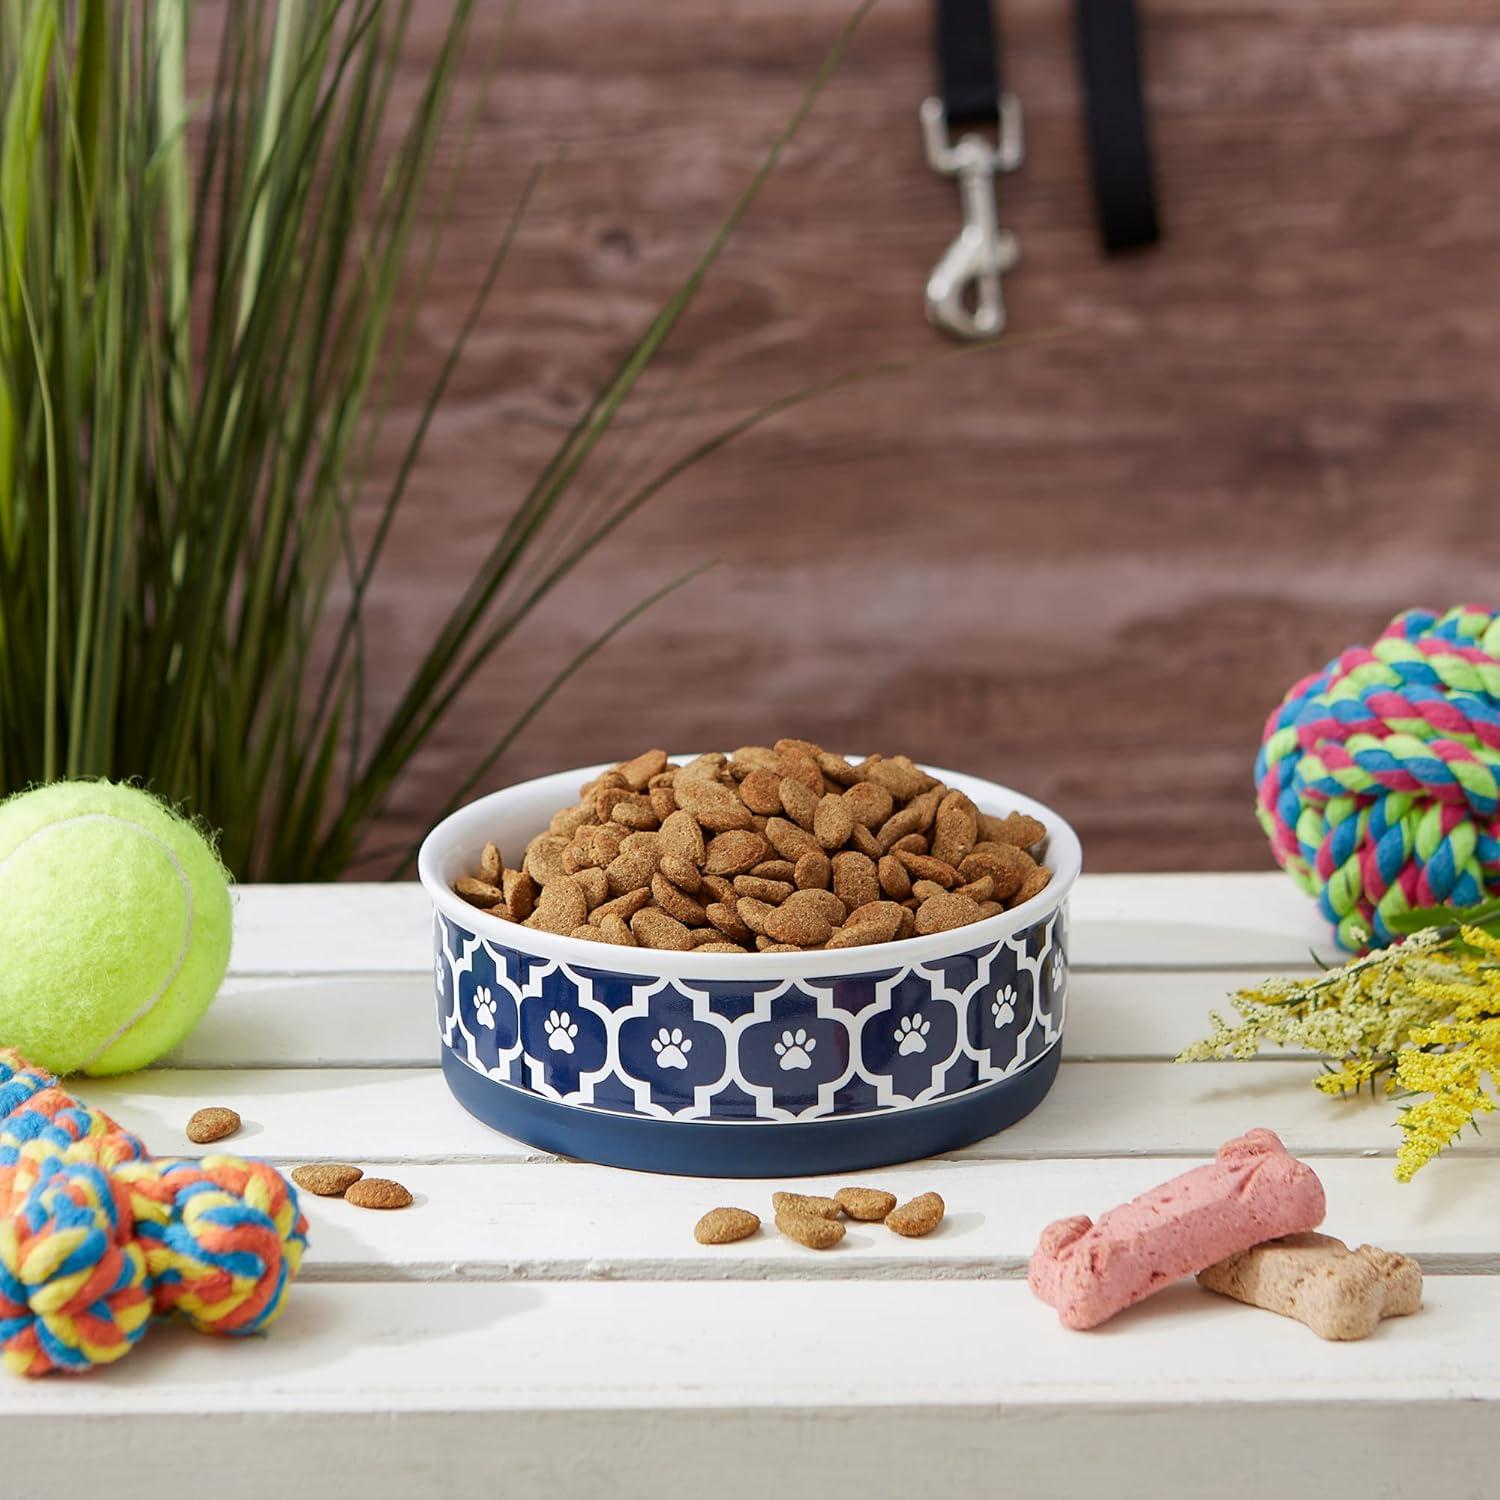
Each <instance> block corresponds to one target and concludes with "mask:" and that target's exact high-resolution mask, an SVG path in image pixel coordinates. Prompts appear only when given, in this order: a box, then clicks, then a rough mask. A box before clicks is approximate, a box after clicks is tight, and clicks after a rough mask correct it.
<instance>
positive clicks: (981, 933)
mask: <svg viewBox="0 0 1500 1500" xmlns="http://www.w3.org/2000/svg"><path fill="white" fill-rule="evenodd" d="M671 759H673V760H674V761H682V760H690V759H692V756H691V755H674V756H672V757H671ZM615 764H616V763H615V762H613V761H606V762H604V763H603V764H600V765H596V766H581V767H579V768H577V769H576V770H567V771H556V772H553V773H551V774H550V775H547V776H537V777H533V778H532V779H531V780H529V781H520V782H516V783H515V784H514V785H512V786H508V787H503V788H501V789H500V790H499V791H495V792H491V793H489V794H488V795H487V796H484V797H480V798H478V799H477V800H475V801H473V802H469V803H466V804H465V805H464V806H463V807H460V808H459V809H457V810H456V811H455V812H452V813H450V814H449V815H448V816H447V817H446V818H444V819H443V820H442V822H440V823H439V824H438V825H437V826H436V827H435V828H434V829H433V830H432V832H431V833H429V834H428V835H427V837H426V838H425V839H424V840H423V841H422V847H421V850H420V852H419V853H418V855H417V875H418V878H419V879H420V880H421V882H422V885H423V886H424V887H425V888H426V891H427V894H428V895H429V896H430V897H431V898H432V902H433V905H434V906H435V907H436V908H437V910H438V911H439V912H440V913H441V914H442V915H443V916H446V917H447V918H448V919H449V920H450V921H452V922H454V923H456V924H457V925H458V926H460V927H462V928H464V929H466V930H467V931H469V932H472V933H474V934H475V935H476V936H478V937H484V938H488V939H489V940H490V941H491V942H492V943H498V944H499V945H500V946H502V947H507V948H512V949H515V950H517V951H519V952H522V953H527V954H530V955H532V956H534V957H540V958H544V959H551V960H554V961H555V962H557V963H561V964H566V965H568V966H569V967H570V968H585V969H595V970H602V971H605V972H607V973H616V974H640V975H642V976H643V977H646V978H657V977H660V978H665V979H705V980H707V979H720V980H746V981H749V980H759V981H761V982H763V983H764V982H767V981H769V982H773V983H779V982H781V981H784V980H792V979H815V978H825V977H829V976H843V975H851V976H852V975H858V974H866V973H874V972H877V971H884V970H887V969H904V968H909V967H911V966H913V965H915V964H920V963H923V962H925V961H931V960H933V959H940V958H948V957H952V956H953V955H954V954H958V953H968V952H972V951H975V950H977V949H981V948H985V947H988V946H990V945H992V944H994V943H997V942H999V941H1001V940H1002V939H1004V938H1008V937H1013V936H1015V934H1017V933H1019V932H1024V931H1026V930H1028V929H1030V928H1032V927H1034V926H1035V925H1036V924H1037V923H1038V922H1040V921H1043V920H1045V918H1046V917H1047V916H1049V915H1050V914H1051V913H1052V912H1053V911H1055V910H1057V909H1058V908H1059V907H1060V906H1061V905H1062V904H1063V902H1064V901H1065V900H1066V899H1067V897H1068V893H1069V892H1070V891H1071V890H1072V888H1073V885H1074V883H1075V882H1076V881H1077V879H1078V876H1079V873H1080V872H1081V870H1082V868H1083V850H1082V846H1081V845H1080V843H1079V839H1078V835H1077V833H1075V832H1074V830H1073V827H1072V825H1071V824H1070V823H1068V821H1067V820H1066V819H1065V818H1063V817H1062V816H1061V815H1060V814H1059V813H1057V812H1054V811H1053V810H1052V808H1050V807H1048V806H1047V805H1046V804H1045V803H1043V802H1038V801H1037V800H1036V799H1035V798H1034V797H1028V796H1026V795H1025V794H1024V793H1022V792H1017V791H1015V790H1013V789H1012V788H1010V787H1007V786H1004V785H1002V784H1001V783H999V782H995V781H987V780H985V779H984V778H983V777H980V776H971V775H968V774H966V773H964V772H960V771H948V770H944V769H943V768H942V767H940V766H923V767H922V769H923V770H925V771H927V772H928V774H930V775H932V776H936V777H937V778H938V779H939V780H940V781H942V782H944V783H946V784H947V785H948V786H950V787H954V788H956V789H957V790H959V791H963V792H967V793H968V795H969V796H970V797H972V798H973V799H974V801H975V802H976V803H977V804H978V805H979V807H980V808H981V810H982V811H985V812H989V811H991V810H996V811H997V812H998V813H999V815H1001V816H1003V815H1004V813H1005V812H1012V811H1014V812H1023V813H1029V814H1030V815H1031V816H1032V817H1034V818H1036V819H1038V820H1039V821H1040V822H1041V823H1043V824H1044V825H1045V826H1046V829H1047V858H1046V863H1047V865H1048V866H1049V867H1050V869H1051V870H1052V879H1051V880H1050V881H1048V883H1047V885H1046V887H1045V888H1044V889H1043V890H1041V891H1039V892H1038V893H1037V894H1036V895H1035V896H1033V897H1032V898H1031V899H1030V900H1029V901H1024V902H1022V903H1021V905H1019V906H1015V907H1012V908H1011V909H1010V910H1009V911H1004V912H1000V913H998V914H997V915H995V916H993V917H985V918H984V919H983V920H981V921H978V922H971V923H970V924H969V925H968V926H967V927H954V928H950V929H949V930H948V931H946V932H934V933H929V934H928V935H927V936H925V937H911V938H904V939H901V940H899V941H897V942H889V943H872V944H870V945H869V946H867V947H857V948H835V949H832V950H830V949H826V948H823V949H817V948H815V949H811V950H809V951H808V952H805V953H700V952H699V951H698V950H697V949H689V950H686V951H677V950H674V949H666V948H621V947H615V946H613V945H611V944H608V943H594V942H588V941H586V940H585V939H583V938H575V937H569V936H567V935H565V934H561V933H552V932H542V931H540V930H538V929H537V928H534V927H525V926H522V925H521V924H520V923H517V922H506V921H502V920H501V919H500V918H499V917H492V916H491V915H490V914H489V913H488V912H486V911H485V910H483V908H481V907H477V906H471V905H470V904H469V903H468V902H467V901H465V900H463V898H462V897H460V896H458V895H457V894H456V893H455V892H454V891H453V890H452V889H451V887H450V886H449V884H448V881H447V880H446V879H445V878H444V877H443V875H442V873H441V870H440V865H441V863H442V861H443V858H444V856H445V855H446V853H447V851H448V850H449V849H451V848H452V847H453V846H454V845H455V844H457V843H459V842H461V841H463V840H464V838H465V836H469V837H472V836H473V835H474V834H475V833H477V832H482V831H483V830H484V829H485V828H486V827H487V826H493V823H494V822H495V821H496V820H497V819H498V817H499V816H500V812H501V809H502V808H503V807H504V805H505V804H506V803H507V802H509V801H511V800H513V799H516V798H517V797H519V796H520V795H521V794H522V793H529V792H534V791H538V790H540V789H541V787H542V785H543V784H544V783H547V782H554V781H555V782H557V783H558V786H559V788H560V789H562V788H565V787H568V786H571V791H563V796H564V797H567V796H572V797H573V798H575V799H576V796H577V789H578V787H579V786H580V785H581V784H582V783H583V782H586V781H589V780H591V779H592V778H594V777H595V776H598V775H600V774H602V773H603V772H605V771H607V770H610V769H611V768H612V767H613V766H614V765H615ZM556 805H557V806H564V805H566V804H565V803H564V802H559V803H557V804H556ZM539 831H540V830H539Z"/></svg>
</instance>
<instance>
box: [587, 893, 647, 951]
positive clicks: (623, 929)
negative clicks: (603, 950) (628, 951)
mask: <svg viewBox="0 0 1500 1500" xmlns="http://www.w3.org/2000/svg"><path fill="white" fill-rule="evenodd" d="M643 894H644V893H643ZM598 933H599V938H600V940H601V941H603V942H606V943H613V944H614V945H615V946H616V947H618V948H639V947H640V944H639V943H638V942H637V941H636V938H635V934H634V933H633V932H632V931H631V930H630V928H629V927H628V926H627V925H626V923H625V919H624V918H623V917H620V916H617V915H616V914H615V913H614V912H606V913H605V914H604V916H602V917H601V918H600V919H599V924H598Z"/></svg>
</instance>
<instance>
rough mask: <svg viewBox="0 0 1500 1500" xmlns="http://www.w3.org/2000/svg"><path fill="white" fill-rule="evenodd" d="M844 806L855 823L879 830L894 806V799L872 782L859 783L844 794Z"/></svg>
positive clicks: (881, 787)
mask: <svg viewBox="0 0 1500 1500" xmlns="http://www.w3.org/2000/svg"><path fill="white" fill-rule="evenodd" d="M843 800H844V805H845V806H846V807H847V808H848V809H849V813H850V816H851V817H852V818H853V819H854V821H855V822H856V823H859V824H862V825H863V826H864V827H866V828H879V827H880V825H881V824H882V823H884V822H885V820H886V819H887V818H889V817H890V815H891V813H892V812H893V811H894V809H895V806H896V801H895V798H894V797H892V796H891V794H890V793H889V792H888V791H886V789H885V788H884V787H883V786H880V785H878V784H877V783H875V782H873V781H859V782H856V783H855V784H854V785H853V786H851V787H850V788H849V790H848V791H847V792H845V793H844V797H843Z"/></svg>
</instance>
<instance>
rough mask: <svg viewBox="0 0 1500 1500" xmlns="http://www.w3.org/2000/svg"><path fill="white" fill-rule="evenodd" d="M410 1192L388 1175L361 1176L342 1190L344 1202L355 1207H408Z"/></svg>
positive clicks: (410, 1199)
mask: <svg viewBox="0 0 1500 1500" xmlns="http://www.w3.org/2000/svg"><path fill="white" fill-rule="evenodd" d="M411 1201H412V1197H411V1194H410V1193H409V1192H408V1191H407V1190H406V1188H404V1187H402V1186H401V1184H400V1183H399V1182H393V1181H392V1180H391V1179H390V1178H389V1177H361V1178H360V1179H359V1181H358V1182H353V1183H350V1185H349V1186H348V1187H347V1188H346V1189H345V1190H344V1202H345V1203H352V1204H353V1205H354V1206H355V1207H356V1208H409V1207H410V1206H411Z"/></svg>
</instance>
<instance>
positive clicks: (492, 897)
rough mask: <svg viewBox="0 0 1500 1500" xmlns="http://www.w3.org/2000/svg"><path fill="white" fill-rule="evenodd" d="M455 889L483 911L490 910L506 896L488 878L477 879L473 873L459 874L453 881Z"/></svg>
mask: <svg viewBox="0 0 1500 1500" xmlns="http://www.w3.org/2000/svg"><path fill="white" fill-rule="evenodd" d="M453 890H454V894H455V895H457V896H459V897H460V898H461V899H462V900H464V901H467V902H468V903H469V905H470V906H477V907H479V908H480V910H481V911H488V910H489V909H490V907H492V906H494V905H496V904H497V903H498V902H500V901H502V900H504V897H505V893H504V892H503V891H502V890H501V889H500V888H499V887H498V886H494V885H491V884H490V883H489V881H488V880H476V879H475V878H474V877H473V876H472V875H461V876H459V878H458V879H457V880H455V881H454V882H453Z"/></svg>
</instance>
